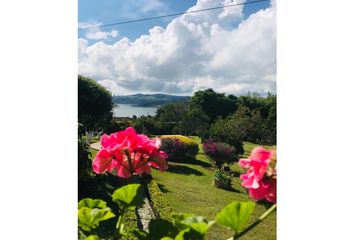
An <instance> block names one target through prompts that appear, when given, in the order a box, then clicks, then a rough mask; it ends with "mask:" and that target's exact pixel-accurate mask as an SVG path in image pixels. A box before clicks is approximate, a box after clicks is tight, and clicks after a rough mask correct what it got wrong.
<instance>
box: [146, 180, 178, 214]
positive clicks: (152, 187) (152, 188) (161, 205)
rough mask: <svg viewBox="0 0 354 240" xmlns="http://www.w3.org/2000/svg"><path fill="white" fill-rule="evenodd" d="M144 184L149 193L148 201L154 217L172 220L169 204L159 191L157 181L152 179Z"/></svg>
mask: <svg viewBox="0 0 354 240" xmlns="http://www.w3.org/2000/svg"><path fill="white" fill-rule="evenodd" d="M146 185H147V189H148V191H149V195H150V203H151V204H152V207H153V209H154V213H155V214H156V215H157V216H156V217H157V218H162V219H165V220H168V221H172V217H171V215H172V208H171V205H170V203H169V202H168V200H167V197H166V195H165V194H164V193H163V192H161V190H160V188H159V186H158V185H157V182H156V181H155V180H153V179H152V180H150V181H149V182H148V183H147V184H146Z"/></svg>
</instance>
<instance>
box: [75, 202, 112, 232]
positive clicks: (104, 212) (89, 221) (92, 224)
mask: <svg viewBox="0 0 354 240" xmlns="http://www.w3.org/2000/svg"><path fill="white" fill-rule="evenodd" d="M114 216H115V215H114V213H112V212H111V209H110V208H104V209H99V208H93V209H91V208H88V207H82V208H80V209H79V211H78V218H79V226H80V227H81V228H82V229H83V230H85V231H91V229H93V228H96V227H98V225H99V223H100V222H101V221H104V220H107V219H110V218H112V217H114Z"/></svg>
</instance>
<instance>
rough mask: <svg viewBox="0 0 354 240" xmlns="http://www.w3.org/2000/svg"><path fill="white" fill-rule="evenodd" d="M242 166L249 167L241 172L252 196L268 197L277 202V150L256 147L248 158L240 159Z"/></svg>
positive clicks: (254, 197) (270, 200) (259, 198)
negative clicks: (243, 172) (245, 171)
mask: <svg viewBox="0 0 354 240" xmlns="http://www.w3.org/2000/svg"><path fill="white" fill-rule="evenodd" d="M239 164H240V166H241V167H244V168H248V170H247V173H245V174H241V176H240V178H241V180H242V186H244V187H246V188H248V190H249V194H250V197H251V198H253V199H255V200H261V199H264V198H265V199H266V200H267V201H269V202H271V203H275V202H276V183H277V177H276V156H275V150H270V151H268V150H266V149H264V148H263V147H256V148H254V149H253V150H252V152H251V155H250V156H249V157H248V158H246V159H240V161H239Z"/></svg>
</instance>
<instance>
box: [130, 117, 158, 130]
mask: <svg viewBox="0 0 354 240" xmlns="http://www.w3.org/2000/svg"><path fill="white" fill-rule="evenodd" d="M134 128H135V130H136V131H137V132H139V133H141V134H145V135H151V134H156V131H155V121H154V118H153V117H150V116H147V117H146V116H141V117H139V118H137V119H136V120H135V123H134Z"/></svg>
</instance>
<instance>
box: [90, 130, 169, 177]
mask: <svg viewBox="0 0 354 240" xmlns="http://www.w3.org/2000/svg"><path fill="white" fill-rule="evenodd" d="M101 145H102V149H101V150H100V151H99V152H98V153H97V155H96V157H95V159H94V161H93V163H92V168H93V171H94V172H95V173H104V172H106V171H109V172H112V171H113V170H114V169H115V170H116V173H117V175H118V176H119V177H122V178H128V177H130V176H132V175H133V174H141V173H148V174H151V170H150V167H154V168H157V169H159V170H161V171H165V170H167V162H166V159H167V154H166V153H165V152H163V151H159V149H160V146H161V140H160V139H159V138H155V139H152V140H151V139H149V138H148V137H147V136H145V135H143V134H137V133H136V131H135V129H134V128H131V127H129V128H127V129H125V130H124V131H119V132H116V133H112V134H111V135H106V134H105V135H103V136H102V137H101Z"/></svg>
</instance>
